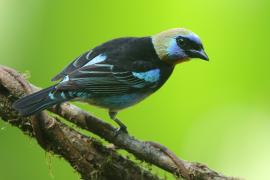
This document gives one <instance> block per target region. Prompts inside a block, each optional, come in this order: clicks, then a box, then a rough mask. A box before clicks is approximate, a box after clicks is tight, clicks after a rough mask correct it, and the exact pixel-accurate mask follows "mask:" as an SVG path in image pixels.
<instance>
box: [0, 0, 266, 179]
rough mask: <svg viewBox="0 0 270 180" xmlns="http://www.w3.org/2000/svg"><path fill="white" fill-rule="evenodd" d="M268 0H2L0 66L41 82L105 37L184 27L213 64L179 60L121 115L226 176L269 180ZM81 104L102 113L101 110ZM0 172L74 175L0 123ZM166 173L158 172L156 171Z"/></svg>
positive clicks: (138, 132) (145, 134)
mask: <svg viewBox="0 0 270 180" xmlns="http://www.w3.org/2000/svg"><path fill="white" fill-rule="evenodd" d="M269 22H270V1H269V0H256V1H255V0H238V1H236V0H222V1H214V0H212V1H211V0H203V1H201V0H190V1H187V0H186V1H182V0H165V1H161V0H136V1H127V0H121V1H120V0H114V1H109V0H107V1H105V0H78V1H69V0H61V1H60V0H58V1H57V0H54V1H53V0H23V1H22V0H0V64H4V65H7V66H11V67H13V68H16V69H18V70H20V71H21V72H26V71H29V72H30V74H31V77H30V81H31V82H32V83H34V84H36V85H38V86H40V87H46V86H49V85H51V84H52V82H50V79H51V77H53V76H54V75H55V74H56V73H58V72H59V71H60V70H61V69H62V68H63V67H64V66H65V65H66V64H67V63H69V62H70V61H71V60H73V58H75V57H77V56H78V55H80V54H81V53H82V52H84V51H86V50H88V49H90V48H92V47H94V46H96V45H98V44H100V43H102V42H104V41H107V40H109V39H112V38H115V37H121V36H145V35H151V34H155V33H157V32H159V31H162V30H165V29H169V28H174V27H186V28H188V29H191V30H192V31H194V32H196V33H197V34H198V35H199V36H200V37H201V39H202V41H203V43H204V46H205V49H206V52H207V53H208V55H209V57H210V62H205V61H200V60H194V61H191V62H188V63H184V64H180V65H178V67H177V68H176V69H175V71H174V73H173V75H172V76H171V78H170V79H169V81H168V82H167V83H166V85H164V86H163V87H162V88H161V89H160V90H159V91H158V92H157V93H156V94H154V95H152V96H151V97H150V98H148V99H147V100H146V101H143V102H142V103H140V104H139V105H136V106H134V107H132V108H129V109H126V110H124V111H122V112H121V113H120V114H119V118H120V119H122V120H123V121H124V123H125V124H126V125H127V126H128V128H129V132H130V133H131V134H132V135H134V136H136V137H138V138H140V139H143V140H152V141H157V142H160V143H162V144H164V145H166V146H167V147H168V148H170V149H171V150H173V151H174V152H175V153H176V154H177V155H179V156H181V157H182V158H184V159H186V160H191V161H199V162H203V163H206V164H208V165H209V166H210V167H211V168H214V169H215V170H218V171H220V172H223V173H224V174H226V175H232V176H239V177H244V178H246V179H256V180H258V179H259V180H260V179H269V171H270V166H269V162H270V141H269V137H270V111H269V108H270V94H269V92H270V91H269V90H270V82H269V77H270V70H269V69H270V68H269V66H270V57H269V52H270V50H269V31H270V26H269ZM82 107H83V108H85V109H86V110H89V111H91V112H93V113H94V114H95V115H97V116H99V117H101V118H104V119H106V120H107V121H108V122H110V123H112V122H111V121H110V120H109V118H108V117H107V112H106V111H105V110H103V109H98V108H95V107H92V106H87V105H83V106H82ZM0 142H1V147H0V179H7V180H17V179H39V180H43V179H44V180H47V179H56V180H58V179H66V180H69V179H70V180H73V179H79V176H78V175H77V174H76V173H75V172H74V170H73V169H72V168H71V167H70V166H69V165H68V163H66V162H65V161H64V160H61V159H59V158H57V157H52V156H50V155H48V154H46V153H45V152H44V151H43V150H42V149H41V148H40V147H38V145H37V144H36V142H35V141H34V140H31V139H30V138H28V137H27V136H25V135H23V134H22V133H21V132H20V131H19V130H18V129H17V128H14V127H11V126H9V125H8V124H6V123H4V122H3V121H0ZM163 174H164V173H163V172H161V175H163Z"/></svg>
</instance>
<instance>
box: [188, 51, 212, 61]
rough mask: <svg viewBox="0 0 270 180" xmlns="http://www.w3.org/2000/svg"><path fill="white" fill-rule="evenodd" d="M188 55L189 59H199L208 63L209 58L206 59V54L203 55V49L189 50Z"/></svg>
mask: <svg viewBox="0 0 270 180" xmlns="http://www.w3.org/2000/svg"><path fill="white" fill-rule="evenodd" d="M188 55H189V56H190V57H191V58H200V59H202V60H205V61H209V58H208V56H207V54H206V53H205V51H204V50H203V49H201V50H200V51H197V50H190V51H189V52H188Z"/></svg>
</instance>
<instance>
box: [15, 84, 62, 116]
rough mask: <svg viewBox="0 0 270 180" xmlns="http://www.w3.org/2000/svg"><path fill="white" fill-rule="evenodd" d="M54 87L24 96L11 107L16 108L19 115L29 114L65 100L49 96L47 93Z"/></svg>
mask: <svg viewBox="0 0 270 180" xmlns="http://www.w3.org/2000/svg"><path fill="white" fill-rule="evenodd" d="M54 89H55V86H51V87H49V88H46V89H43V90H41V91H38V92H35V93H33V94H30V95H28V96H25V97H23V98H21V99H19V100H17V101H16V102H15V103H14V104H13V108H14V109H16V110H17V111H18V112H19V113H20V115H22V116H29V115H32V114H34V113H36V112H39V111H42V110H44V109H46V108H48V107H50V106H53V105H55V104H57V103H61V102H64V101H66V100H65V99H63V98H51V97H50V96H49V94H50V93H51V92H52V91H53V90H54Z"/></svg>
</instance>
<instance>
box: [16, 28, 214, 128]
mask: <svg viewBox="0 0 270 180" xmlns="http://www.w3.org/2000/svg"><path fill="white" fill-rule="evenodd" d="M191 59H202V60H206V61H208V60H209V58H208V56H207V54H206V52H205V50H204V47H203V44H202V41H201V40H200V38H199V36H198V35H197V34H195V33H193V32H192V31H190V30H188V29H185V28H173V29H168V30H165V31H162V32H159V33H157V34H154V35H152V36H145V37H121V38H116V39H113V40H109V41H107V42H105V43H103V44H101V45H98V46H96V47H95V48H92V49H90V50H89V51H87V52H85V53H83V54H82V55H80V56H79V57H77V58H76V59H75V60H73V61H72V62H71V63H70V64H69V65H68V66H66V67H65V68H64V69H63V70H62V71H61V72H60V73H59V74H57V75H56V76H55V77H54V78H52V81H58V82H57V83H56V84H55V85H53V86H50V87H48V88H45V89H43V90H40V91H38V92H35V93H33V94H30V95H27V96H25V97H22V98H21V99H19V100H17V101H16V102H15V103H14V104H13V108H14V109H15V110H17V111H18V112H19V114H20V115H21V116H30V115H33V114H35V113H38V112H40V111H42V110H45V109H47V108H49V107H51V106H53V105H57V104H61V103H64V102H67V101H81V102H86V103H88V104H90V105H94V106H98V107H101V108H105V109H107V110H108V113H109V117H110V118H111V119H112V120H113V121H115V122H116V123H117V124H118V125H119V128H118V129H117V131H118V132H125V133H128V131H127V127H126V126H125V125H124V123H122V121H120V120H119V119H118V118H117V113H118V112H119V111H120V110H123V109H125V108H127V107H130V106H133V105H135V104H137V103H139V102H141V101H142V100H144V99H145V98H146V97H148V96H150V95H151V94H153V93H154V92H156V91H157V90H158V89H160V87H162V85H163V84H164V83H165V82H166V81H167V80H168V78H169V77H170V76H171V74H172V72H173V71H174V68H175V66H176V65H177V64H181V63H183V62H186V61H190V60H191Z"/></svg>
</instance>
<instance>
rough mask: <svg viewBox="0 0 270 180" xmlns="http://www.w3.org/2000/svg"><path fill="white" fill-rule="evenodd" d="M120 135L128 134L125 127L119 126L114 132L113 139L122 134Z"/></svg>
mask: <svg viewBox="0 0 270 180" xmlns="http://www.w3.org/2000/svg"><path fill="white" fill-rule="evenodd" d="M122 133H124V134H128V131H127V127H126V126H120V127H119V128H117V129H116V130H115V135H114V136H115V137H116V136H118V135H119V134H122Z"/></svg>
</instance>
